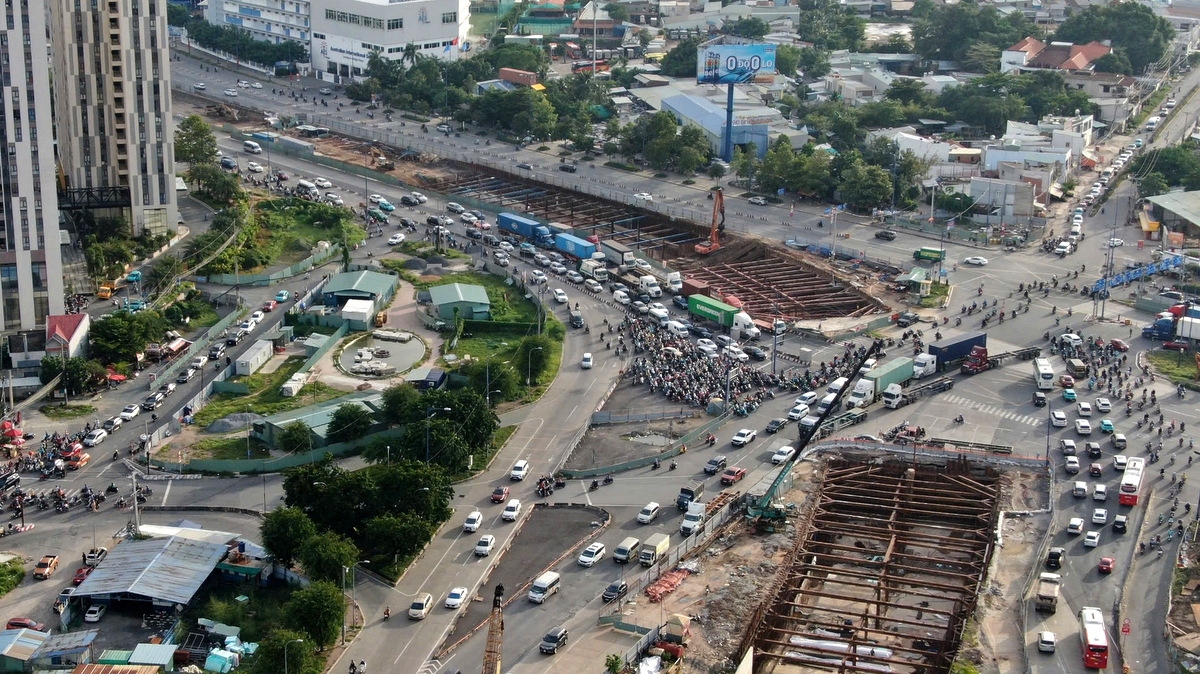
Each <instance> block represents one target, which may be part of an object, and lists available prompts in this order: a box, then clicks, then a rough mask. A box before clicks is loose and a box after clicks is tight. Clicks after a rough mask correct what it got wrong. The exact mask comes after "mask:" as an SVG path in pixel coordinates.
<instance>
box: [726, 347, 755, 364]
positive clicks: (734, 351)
mask: <svg viewBox="0 0 1200 674" xmlns="http://www.w3.org/2000/svg"><path fill="white" fill-rule="evenodd" d="M721 353H723V354H724V355H726V356H729V357H730V358H732V359H734V360H736V361H737V362H739V363H745V362H747V361H749V360H750V356H748V355H746V352H745V351H743V350H742V347H740V346H737V345H736V344H730V345H728V346H726V347H725V348H724V349H722V350H721Z"/></svg>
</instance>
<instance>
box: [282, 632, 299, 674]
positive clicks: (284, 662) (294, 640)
mask: <svg viewBox="0 0 1200 674" xmlns="http://www.w3.org/2000/svg"><path fill="white" fill-rule="evenodd" d="M295 643H300V644H302V643H304V639H292V640H291V641H289V642H287V643H286V644H284V645H283V674H288V657H287V653H288V651H287V649H288V646H291V645H292V644H295Z"/></svg>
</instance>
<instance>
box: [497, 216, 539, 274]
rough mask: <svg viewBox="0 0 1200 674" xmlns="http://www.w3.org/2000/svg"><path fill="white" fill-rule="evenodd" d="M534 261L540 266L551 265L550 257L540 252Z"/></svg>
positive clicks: (534, 257)
mask: <svg viewBox="0 0 1200 674" xmlns="http://www.w3.org/2000/svg"><path fill="white" fill-rule="evenodd" d="M483 224H487V223H483ZM533 263H534V264H536V265H537V266H539V267H549V266H550V258H548V257H546V256H545V255H542V254H541V253H538V254H537V255H534V256H533Z"/></svg>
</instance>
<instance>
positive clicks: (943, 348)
mask: <svg viewBox="0 0 1200 674" xmlns="http://www.w3.org/2000/svg"><path fill="white" fill-rule="evenodd" d="M977 346H987V333H986V332H968V333H966V334H965V335H960V336H958V337H950V338H947V339H943V340H941V341H938V342H934V343H933V344H930V345H929V355H931V356H936V357H937V368H938V371H939V372H941V371H945V370H946V368H947V367H951V365H950V364H951V363H953V362H954V361H957V360H961V359H963V358H966V357H967V356H968V355H969V354H970V353H971V349H973V348H975V347H977Z"/></svg>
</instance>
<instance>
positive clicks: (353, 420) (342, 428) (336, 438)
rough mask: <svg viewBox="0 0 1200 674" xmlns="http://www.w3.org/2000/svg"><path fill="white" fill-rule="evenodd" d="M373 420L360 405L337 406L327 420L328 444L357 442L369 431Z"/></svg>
mask: <svg viewBox="0 0 1200 674" xmlns="http://www.w3.org/2000/svg"><path fill="white" fill-rule="evenodd" d="M374 424H375V419H374V418H373V417H372V416H371V412H370V411H369V410H368V409H367V408H365V407H363V406H362V405H356V404H354V403H345V404H342V405H339V406H338V408H337V409H336V410H334V411H333V416H332V417H330V418H329V433H328V436H329V442H331V443H336V442H349V441H351V440H357V439H359V438H361V437H362V436H364V435H366V434H367V431H369V430H371V426H373V425H374Z"/></svg>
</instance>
